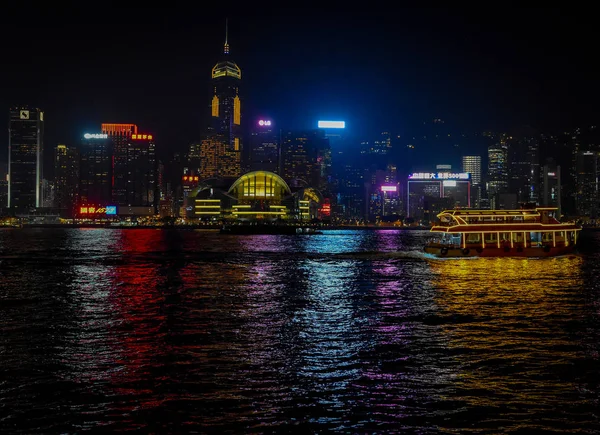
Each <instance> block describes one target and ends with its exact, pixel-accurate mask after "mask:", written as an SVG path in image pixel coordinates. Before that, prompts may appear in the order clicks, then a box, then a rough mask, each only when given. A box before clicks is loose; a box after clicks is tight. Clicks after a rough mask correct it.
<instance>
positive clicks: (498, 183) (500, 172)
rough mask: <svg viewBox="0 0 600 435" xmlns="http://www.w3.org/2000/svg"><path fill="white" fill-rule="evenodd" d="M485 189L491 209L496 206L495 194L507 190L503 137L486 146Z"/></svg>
mask: <svg viewBox="0 0 600 435" xmlns="http://www.w3.org/2000/svg"><path fill="white" fill-rule="evenodd" d="M486 190H487V196H488V198H489V199H490V204H491V207H492V209H495V208H497V205H496V198H495V197H496V195H498V194H502V193H507V192H508V146H507V144H506V138H505V137H503V138H502V140H501V141H500V142H499V143H497V144H494V145H490V146H489V147H488V180H487V183H486Z"/></svg>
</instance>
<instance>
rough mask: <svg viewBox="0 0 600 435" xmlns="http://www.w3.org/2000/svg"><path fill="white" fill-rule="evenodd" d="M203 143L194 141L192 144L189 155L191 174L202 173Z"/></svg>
mask: <svg viewBox="0 0 600 435" xmlns="http://www.w3.org/2000/svg"><path fill="white" fill-rule="evenodd" d="M201 156H202V144H201V143H193V144H191V145H190V150H189V152H188V155H187V162H188V170H189V171H190V174H191V175H200V167H201V166H202V163H201V162H202V157H201Z"/></svg>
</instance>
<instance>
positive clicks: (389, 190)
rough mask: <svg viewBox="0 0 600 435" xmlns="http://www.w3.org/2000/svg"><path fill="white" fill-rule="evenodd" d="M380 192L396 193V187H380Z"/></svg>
mask: <svg viewBox="0 0 600 435" xmlns="http://www.w3.org/2000/svg"><path fill="white" fill-rule="evenodd" d="M381 191H382V192H397V191H398V186H381Z"/></svg>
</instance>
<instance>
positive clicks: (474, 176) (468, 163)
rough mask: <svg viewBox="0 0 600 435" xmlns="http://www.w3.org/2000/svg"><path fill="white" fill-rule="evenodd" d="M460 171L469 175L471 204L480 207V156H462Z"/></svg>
mask: <svg viewBox="0 0 600 435" xmlns="http://www.w3.org/2000/svg"><path fill="white" fill-rule="evenodd" d="M462 171H463V172H468V173H469V174H471V182H472V185H471V204H472V206H473V207H474V208H480V207H481V190H482V186H481V156H463V158H462Z"/></svg>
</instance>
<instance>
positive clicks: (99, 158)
mask: <svg viewBox="0 0 600 435" xmlns="http://www.w3.org/2000/svg"><path fill="white" fill-rule="evenodd" d="M80 155H81V159H80V169H79V172H80V178H79V203H80V204H86V205H95V206H96V207H98V206H106V205H110V204H112V195H113V185H112V181H113V164H112V163H113V162H112V156H113V143H112V141H111V139H110V138H108V137H107V138H106V139H104V138H98V139H96V138H95V137H91V138H89V139H86V138H85V136H84V137H83V138H82V140H81V147H80Z"/></svg>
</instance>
